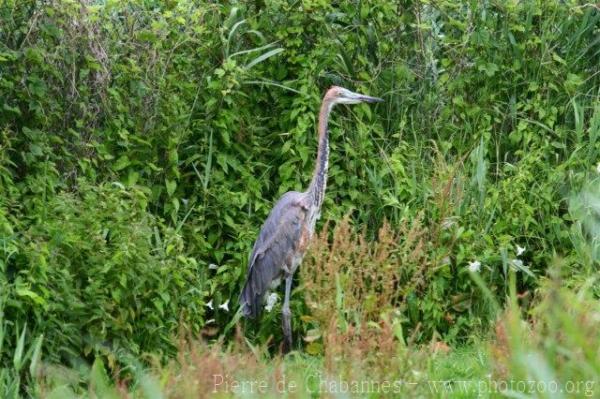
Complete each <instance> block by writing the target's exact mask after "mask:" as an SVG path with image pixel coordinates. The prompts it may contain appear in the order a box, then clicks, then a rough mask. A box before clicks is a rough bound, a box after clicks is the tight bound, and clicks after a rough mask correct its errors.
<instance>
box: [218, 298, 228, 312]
mask: <svg viewBox="0 0 600 399" xmlns="http://www.w3.org/2000/svg"><path fill="white" fill-rule="evenodd" d="M219 309H223V310H224V311H226V312H229V299H228V300H227V301H225V303H224V304H222V305H219Z"/></svg>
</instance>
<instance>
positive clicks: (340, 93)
mask: <svg viewBox="0 0 600 399" xmlns="http://www.w3.org/2000/svg"><path fill="white" fill-rule="evenodd" d="M379 101H383V100H382V99H381V98H377V97H370V96H366V95H364V94H359V93H354V92H352V91H350V90H347V89H344V88H342V87H337V86H334V87H332V88H330V89H329V90H328V91H327V93H326V94H325V97H323V103H322V105H321V111H320V113H319V127H318V133H319V147H318V151H317V162H316V166H315V171H314V174H313V177H312V181H311V183H310V186H309V187H308V190H306V191H305V192H303V193H299V192H296V191H290V192H287V193H285V194H284V195H283V196H282V197H281V199H280V200H279V201H277V203H276V204H275V206H274V207H273V209H272V210H271V212H270V213H269V216H268V217H267V220H266V221H265V223H264V224H263V226H262V228H261V230H260V233H259V235H258V239H257V240H256V242H255V243H254V248H253V249H252V254H251V255H250V258H249V260H248V273H247V276H246V283H245V285H244V289H243V290H242V293H241V295H240V306H241V312H242V315H243V316H245V317H250V318H255V317H257V316H258V315H259V314H260V312H261V310H262V304H263V300H264V297H265V295H266V293H267V291H268V290H271V289H275V288H276V287H277V286H278V285H279V284H280V283H281V280H285V298H284V302H283V308H282V319H283V335H284V351H285V352H287V351H289V350H290V349H291V347H292V325H291V312H290V291H291V289H292V278H293V276H294V272H295V271H296V269H297V268H298V265H300V263H301V262H302V257H303V256H304V253H305V252H306V249H307V246H308V243H309V242H310V239H311V237H312V235H313V232H314V230H315V222H316V220H317V219H318V218H319V216H320V211H321V205H322V203H323V197H324V195H325V186H326V183H327V165H328V158H329V134H328V131H327V122H328V120H329V114H330V112H331V109H332V108H333V106H334V105H336V104H358V103H362V102H368V103H372V102H379Z"/></svg>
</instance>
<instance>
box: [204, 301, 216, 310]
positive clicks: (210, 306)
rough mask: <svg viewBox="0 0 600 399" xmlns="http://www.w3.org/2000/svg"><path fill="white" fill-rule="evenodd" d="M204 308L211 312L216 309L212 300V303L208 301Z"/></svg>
mask: <svg viewBox="0 0 600 399" xmlns="http://www.w3.org/2000/svg"><path fill="white" fill-rule="evenodd" d="M204 306H207V307H208V308H209V309H210V310H213V309H214V308H213V304H212V299H211V300H210V301H208V302H207V303H206V305H204Z"/></svg>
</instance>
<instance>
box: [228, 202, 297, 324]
mask: <svg viewBox="0 0 600 399" xmlns="http://www.w3.org/2000/svg"><path fill="white" fill-rule="evenodd" d="M306 211H307V208H306V206H305V205H304V203H303V194H302V193H298V192H294V191H292V192H288V193H286V194H284V195H283V196H282V197H281V199H280V200H279V201H277V203H276V204H275V206H274V207H273V209H272V210H271V212H270V213H269V216H268V217H267V220H266V221H265V223H264V224H263V226H262V228H261V231H260V234H259V235H258V239H257V240H256V242H255V243H254V248H253V250H252V254H251V255H250V259H249V261H248V274H247V276H246V284H245V285H244V288H243V290H242V293H241V295H240V306H241V307H242V314H243V315H244V316H250V317H252V318H254V317H256V316H258V315H259V314H260V311H261V306H262V302H263V299H264V295H265V293H266V292H267V291H268V290H269V287H270V286H271V284H272V283H273V282H274V281H276V280H278V279H281V277H282V273H283V270H282V266H283V265H285V264H287V263H288V262H290V260H291V258H292V256H293V254H294V251H296V250H297V248H298V244H299V242H300V239H301V234H302V228H303V223H304V220H305V216H306Z"/></svg>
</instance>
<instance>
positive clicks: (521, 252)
mask: <svg viewBox="0 0 600 399" xmlns="http://www.w3.org/2000/svg"><path fill="white" fill-rule="evenodd" d="M523 252H525V248H523V247H520V246H519V245H517V256H521V255H523Z"/></svg>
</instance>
